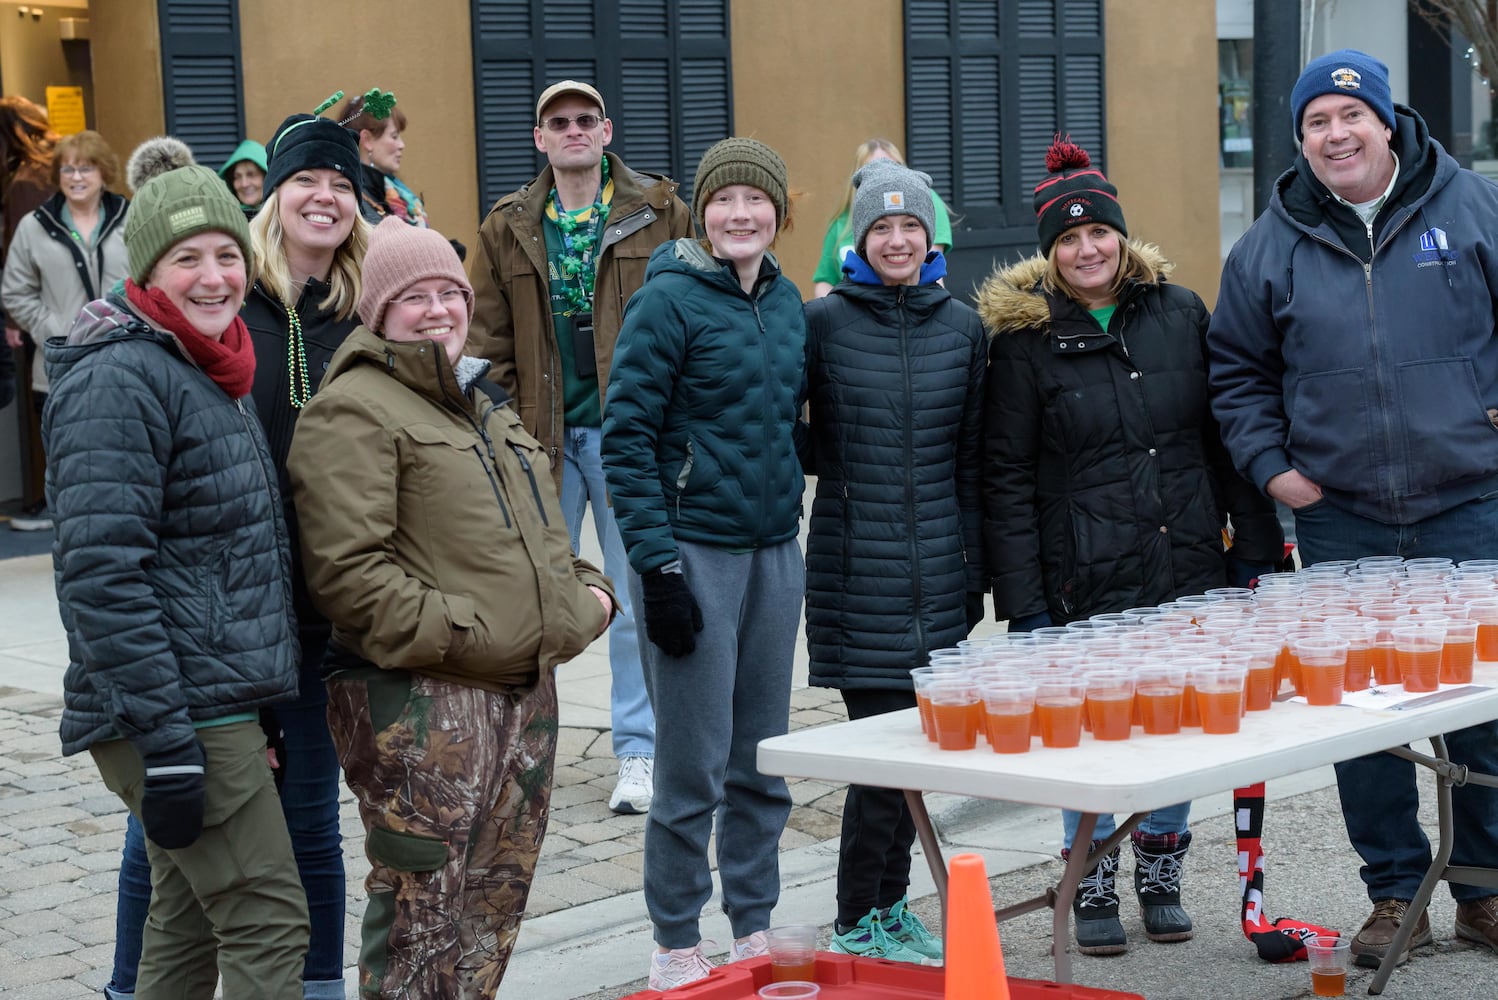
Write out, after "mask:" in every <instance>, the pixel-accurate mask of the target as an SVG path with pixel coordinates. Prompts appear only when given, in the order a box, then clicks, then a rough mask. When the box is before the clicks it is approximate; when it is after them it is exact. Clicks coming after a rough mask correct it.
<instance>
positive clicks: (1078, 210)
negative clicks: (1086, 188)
mask: <svg viewBox="0 0 1498 1000" xmlns="http://www.w3.org/2000/svg"><path fill="white" fill-rule="evenodd" d="M1085 211H1087V209H1086V208H1085V207H1084V206H1083V204H1082V203H1081V202H1080V201H1074V202H1072V206H1071V208H1068V209H1067V212H1069V213H1070V214H1071V217H1072V218H1073V219H1080V218H1081V217H1082V213H1083V212H1085Z"/></svg>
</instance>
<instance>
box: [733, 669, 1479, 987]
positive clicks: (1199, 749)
mask: <svg viewBox="0 0 1498 1000" xmlns="http://www.w3.org/2000/svg"><path fill="white" fill-rule="evenodd" d="M1391 700H1392V699H1391ZM1495 718H1498V664H1478V666H1477V668H1476V671H1475V675H1474V678H1473V683H1472V685H1470V686H1467V687H1463V688H1453V689H1450V690H1447V689H1445V688H1443V690H1442V691H1441V692H1438V693H1437V694H1436V695H1432V696H1427V697H1426V698H1424V699H1422V700H1421V701H1420V702H1417V703H1411V704H1408V705H1406V706H1403V707H1401V708H1399V709H1397V710H1387V709H1383V710H1369V709H1362V708H1355V707H1352V706H1349V705H1340V706H1336V707H1326V708H1322V707H1312V706H1309V705H1305V704H1299V703H1296V702H1289V701H1280V702H1277V703H1276V704H1275V705H1274V707H1273V708H1271V709H1270V710H1269V711H1266V712H1250V713H1248V715H1247V716H1246V717H1245V718H1244V719H1243V721H1242V729H1241V731H1240V732H1239V733H1237V734H1235V735H1230V736H1218V735H1210V736H1209V735H1205V734H1203V733H1202V732H1201V731H1200V730H1188V731H1183V732H1182V733H1180V734H1178V735H1172V736H1146V735H1142V734H1141V732H1140V730H1139V729H1138V727H1136V728H1135V730H1134V734H1133V738H1131V739H1129V740H1127V741H1123V742H1099V741H1096V740H1093V739H1092V738H1091V736H1090V735H1088V734H1083V737H1082V745H1081V746H1079V747H1076V748H1074V749H1068V750H1062V749H1050V748H1044V747H1041V745H1040V742H1039V740H1036V741H1035V742H1034V745H1033V748H1032V749H1031V751H1030V752H1029V753H1024V754H997V753H994V752H993V751H991V750H990V749H989V748H988V746H987V745H986V744H984V743H983V742H982V741H981V740H980V742H979V744H978V747H977V749H975V750H963V751H944V750H938V749H937V747H936V745H935V744H934V743H931V742H930V741H928V740H927V739H926V737H925V736H924V735H922V733H921V728H920V722H919V720H918V718H917V715H916V711H915V710H914V709H910V710H907V711H903V712H892V713H890V714H888V715H878V716H873V717H870V718H866V719H860V720H858V721H856V722H842V723H835V724H832V725H826V726H820V727H817V728H814V729H802V730H798V731H797V732H794V733H789V734H787V735H785V736H777V737H774V738H772V739H768V740H764V741H763V742H761V743H760V745H759V757H758V762H759V769H760V770H761V771H762V772H764V773H766V774H779V775H785V776H788V777H798V778H819V779H822V780H824V781H835V782H855V783H858V784H862V785H875V786H878V787H882V788H898V789H901V790H903V791H904V792H905V798H906V801H907V802H908V803H909V805H910V811H911V813H912V815H913V816H914V818H915V823H916V829H917V830H918V832H919V834H920V838H921V846H922V847H923V848H924V850H925V853H926V859H927V861H928V863H929V864H930V866H931V874H932V877H933V878H934V879H935V880H936V885H937V891H938V893H939V894H940V896H941V900H942V906H943V909H944V910H945V906H946V865H945V863H944V861H943V859H942V856H941V847H940V845H939V844H938V843H937V840H936V835H935V832H934V831H933V830H932V828H931V819H930V816H929V815H928V814H927V812H926V806H925V801H924V799H923V794H924V793H925V792H948V793H951V794H956V795H969V796H976V797H979V798H988V799H1003V800H1007V801H1011V802H1024V803H1029V804H1032V805H1040V806H1053V807H1055V808H1058V809H1062V808H1064V809H1073V810H1076V811H1078V812H1081V813H1082V814H1083V816H1082V821H1081V823H1080V825H1079V826H1078V829H1077V834H1076V840H1077V842H1078V843H1083V844H1085V843H1089V842H1090V841H1091V839H1092V832H1093V829H1094V828H1095V826H1096V823H1097V817H1098V815H1099V814H1101V813H1124V814H1129V815H1130V818H1129V820H1128V821H1127V822H1124V823H1121V824H1120V825H1119V827H1118V831H1117V833H1115V834H1114V836H1113V837H1111V838H1109V840H1107V841H1106V842H1105V843H1104V845H1103V847H1102V849H1101V850H1099V851H1098V852H1096V853H1095V854H1094V855H1092V857H1091V859H1089V858H1088V856H1087V853H1086V852H1085V851H1075V852H1072V855H1071V858H1070V860H1069V861H1068V862H1067V864H1066V867H1065V870H1064V874H1063V876H1062V878H1061V881H1060V883H1059V884H1058V885H1057V886H1056V887H1055V888H1053V889H1050V890H1048V891H1047V892H1046V894H1045V895H1044V896H1039V897H1036V898H1034V899H1031V900H1026V901H1024V902H1021V903H1016V904H1014V905H1012V906H1008V907H1005V908H1003V909H1001V910H1000V911H999V913H998V915H999V919H1000V920H1003V919H1007V918H1009V917H1014V916H1018V915H1020V914H1022V913H1028V912H1030V911H1032V910H1036V909H1041V908H1043V907H1045V906H1051V907H1053V909H1054V911H1055V913H1054V916H1053V921H1052V943H1051V951H1052V955H1053V957H1054V962H1055V970H1056V981H1057V982H1063V983H1065V982H1070V981H1071V960H1070V958H1069V956H1068V955H1067V950H1066V943H1067V942H1068V941H1069V940H1070V932H1069V924H1070V918H1071V902H1072V898H1073V897H1074V896H1075V895H1076V890H1077V886H1078V884H1079V883H1080V882H1081V879H1082V877H1083V875H1085V874H1086V872H1087V871H1088V869H1089V868H1090V867H1091V866H1092V865H1095V864H1096V861H1097V859H1098V858H1099V857H1100V856H1101V855H1102V854H1104V853H1106V852H1107V851H1110V850H1112V848H1113V847H1114V846H1115V845H1117V844H1118V843H1120V842H1122V840H1123V838H1124V837H1126V836H1128V834H1129V832H1130V831H1132V830H1133V829H1134V827H1135V826H1137V825H1138V823H1139V822H1140V821H1141V820H1142V819H1143V818H1144V816H1145V815H1146V814H1148V813H1149V812H1150V811H1151V810H1154V809H1158V808H1160V807H1162V806H1168V805H1172V804H1174V803H1177V802H1186V801H1190V800H1192V799H1196V798H1199V797H1201V796H1203V795H1208V794H1211V793H1214V792H1220V791H1224V790H1227V789H1232V788H1239V787H1242V786H1244V785H1250V784H1253V783H1255V782H1258V781H1265V780H1268V779H1271V778H1277V777H1281V776H1283V775H1286V774H1294V773H1296V772H1299V771H1306V770H1310V769H1312V768H1316V767H1321V766H1323V765H1326V764H1332V763H1336V762H1337V761H1343V760H1350V759H1352V758H1354V757H1359V756H1362V755H1363V754H1368V753H1374V752H1376V751H1380V750H1392V751H1393V752H1396V753H1398V754H1400V755H1401V756H1403V757H1406V758H1407V759H1410V760H1413V761H1415V762H1416V763H1417V764H1420V765H1423V766H1426V767H1430V768H1431V769H1432V770H1434V771H1435V772H1436V775H1437V777H1438V781H1437V794H1438V814H1439V825H1440V838H1439V844H1438V846H1437V848H1436V850H1435V852H1434V856H1433V861H1432V864H1431V868H1430V870H1429V872H1428V873H1427V875H1426V877H1425V881H1424V883H1423V884H1422V885H1421V887H1420V892H1419V894H1418V896H1417V897H1416V899H1415V900H1414V901H1413V903H1412V905H1411V908H1410V911H1409V914H1410V915H1409V916H1408V917H1407V918H1406V919H1405V920H1404V922H1403V924H1402V926H1401V928H1400V937H1399V938H1396V940H1395V941H1394V942H1393V944H1392V945H1391V946H1390V948H1389V955H1388V957H1387V958H1386V959H1385V961H1384V963H1383V964H1382V965H1381V966H1380V967H1379V970H1378V974H1377V975H1376V976H1375V977H1374V980H1373V982H1372V983H1371V984H1370V986H1369V990H1368V992H1369V993H1374V994H1376V993H1380V992H1382V990H1383V987H1384V983H1385V982H1387V980H1388V977H1389V973H1390V972H1392V971H1393V968H1394V962H1393V960H1394V958H1396V957H1397V956H1398V954H1399V953H1400V952H1402V951H1403V950H1404V947H1405V945H1406V943H1407V941H1408V938H1409V936H1410V934H1411V933H1412V932H1413V930H1414V926H1415V923H1416V920H1417V919H1418V917H1419V914H1420V913H1421V911H1423V909H1424V908H1425V905H1426V904H1427V903H1428V902H1429V901H1430V896H1431V893H1432V892H1433V891H1434V889H1435V884H1436V883H1437V882H1438V881H1440V880H1442V879H1452V880H1455V881H1461V882H1466V883H1470V884H1475V885H1490V886H1493V887H1494V888H1498V869H1490V868H1481V869H1472V868H1452V867H1448V865H1447V862H1448V860H1449V859H1450V856H1451V841H1452V830H1451V826H1452V815H1451V789H1452V787H1453V786H1455V785H1460V784H1465V783H1468V782H1471V783H1474V784H1484V785H1491V786H1495V787H1498V779H1495V778H1494V777H1492V776H1485V775H1477V774H1469V773H1468V771H1467V769H1466V768H1465V767H1463V766H1462V765H1460V764H1452V763H1451V761H1450V758H1449V756H1448V755H1447V751H1446V743H1445V740H1444V739H1443V738H1442V736H1441V734H1443V733H1448V732H1452V731H1454V730H1458V729H1462V728H1464V727H1466V726H1471V725H1475V724H1477V723H1480V722H1487V721H1489V720H1492V719H1495ZM1426 738H1429V739H1430V740H1431V746H1432V751H1433V752H1432V754H1430V755H1426V754H1419V753H1416V752H1414V751H1412V750H1410V749H1408V747H1407V746H1406V744H1408V743H1410V742H1411V741H1414V740H1419V739H1426Z"/></svg>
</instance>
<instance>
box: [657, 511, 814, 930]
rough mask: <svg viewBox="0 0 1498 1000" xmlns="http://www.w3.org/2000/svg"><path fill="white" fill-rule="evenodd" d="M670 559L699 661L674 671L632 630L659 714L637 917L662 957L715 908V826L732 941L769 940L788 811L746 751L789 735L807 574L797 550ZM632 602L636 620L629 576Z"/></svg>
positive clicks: (780, 789)
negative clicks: (686, 598)
mask: <svg viewBox="0 0 1498 1000" xmlns="http://www.w3.org/2000/svg"><path fill="white" fill-rule="evenodd" d="M678 548H679V549H680V551H681V565H682V572H683V573H684V574H685V576H686V582H687V586H688V587H690V588H691V590H692V594H693V596H694V597H696V599H697V604H698V606H700V607H701V608H702V621H703V629H702V631H701V632H700V633H698V635H697V648H696V650H695V651H694V652H692V653H691V654H690V655H689V656H685V657H682V658H681V659H673V658H672V657H669V656H666V655H665V654H663V653H662V652H661V651H660V649H659V648H658V647H657V646H656V645H655V644H654V643H652V642H651V641H650V640H649V639H648V638H647V637H646V635H645V630H644V629H643V628H642V629H641V630H640V658H641V660H642V662H643V664H644V667H645V687H646V689H647V690H648V691H649V693H650V703H651V705H652V707H653V708H654V709H655V796H654V798H653V799H651V802H650V813H649V816H648V817H647V819H646V824H645V905H646V907H647V908H648V909H649V911H650V920H651V922H652V923H653V924H654V925H655V940H656V943H657V944H660V945H661V946H663V947H666V948H690V947H692V946H693V945H695V944H697V942H698V941H700V940H701V937H702V936H701V934H700V932H699V931H698V926H697V919H698V916H699V915H700V914H701V912H702V907H703V906H704V905H706V903H707V901H708V899H709V897H711V895H712V888H713V887H712V876H711V874H710V872H709V868H708V862H707V845H708V839H709V837H710V835H711V834H712V831H713V818H714V816H715V815H716V817H717V820H718V839H717V846H718V878H719V881H720V882H721V883H722V887H723V911H724V912H725V913H727V914H728V920H729V924H730V925H731V926H732V928H733V934H734V937H736V938H738V937H745V936H747V935H749V934H752V933H753V932H754V931H760V930H764V929H765V928H766V927H769V926H770V911H771V910H773V909H774V908H775V903H776V902H777V901H778V900H779V898H780V834H781V833H782V831H784V829H785V821H786V819H787V817H789V816H790V812H791V797H790V793H789V792H788V791H787V790H786V787H785V779H784V778H778V777H768V776H766V775H763V774H760V773H759V769H758V768H756V767H755V762H754V761H755V750H756V747H757V746H758V745H759V741H760V740H762V739H766V738H767V737H770V736H780V735H783V734H784V733H785V731H786V726H787V723H788V720H789V717H790V702H791V664H792V660H793V658H794V656H795V649H796V635H797V632H798V630H799V629H800V627H801V595H802V592H803V589H804V586H805V572H806V571H805V563H804V562H803V560H802V557H801V548H800V546H799V544H798V543H797V542H796V541H795V540H794V539H793V540H791V541H788V542H782V543H780V544H779V545H773V546H770V547H769V548H765V549H758V550H755V551H753V552H745V553H734V552H728V551H725V550H723V549H717V548H713V547H711V546H707V545H694V544H692V543H689V542H686V543H683V542H679V543H678ZM629 589H630V596H631V598H632V599H633V601H634V607H636V608H643V607H644V606H645V602H644V596H643V594H642V593H641V592H640V578H639V577H638V576H637V575H636V574H635V573H633V572H631V573H630V574H629Z"/></svg>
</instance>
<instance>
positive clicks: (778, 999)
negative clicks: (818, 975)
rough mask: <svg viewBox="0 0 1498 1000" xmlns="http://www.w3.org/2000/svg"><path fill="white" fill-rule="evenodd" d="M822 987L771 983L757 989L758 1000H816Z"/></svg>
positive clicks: (809, 984)
mask: <svg viewBox="0 0 1498 1000" xmlns="http://www.w3.org/2000/svg"><path fill="white" fill-rule="evenodd" d="M821 992H822V987H820V986H818V985H817V984H816V983H803V982H783V983H771V984H770V985H769V986H761V987H760V988H759V996H760V1000H816V996H817V994H819V993H821Z"/></svg>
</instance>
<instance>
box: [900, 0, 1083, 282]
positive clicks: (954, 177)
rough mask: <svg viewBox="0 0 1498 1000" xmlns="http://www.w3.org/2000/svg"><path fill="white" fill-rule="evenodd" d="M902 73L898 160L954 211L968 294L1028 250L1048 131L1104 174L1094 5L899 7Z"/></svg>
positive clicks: (992, 1) (1037, 1) (1070, 0)
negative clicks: (1004, 261)
mask: <svg viewBox="0 0 1498 1000" xmlns="http://www.w3.org/2000/svg"><path fill="white" fill-rule="evenodd" d="M905 70H906V91H905V111H906V115H905V120H906V136H905V143H906V148H905V155H906V158H907V159H908V161H909V162H910V164H911V165H912V166H914V167H916V168H918V169H920V170H924V171H925V172H927V173H928V174H930V175H931V177H932V180H933V181H934V182H935V185H936V190H937V193H938V194H940V195H942V197H943V198H944V199H946V201H947V203H948V206H949V207H950V208H951V210H952V215H953V227H954V229H956V230H957V231H958V232H957V233H956V234H955V235H954V242H955V244H956V249H955V251H954V253H953V255H952V260H950V261H949V265H950V266H951V268H952V273H953V275H954V276H955V277H957V278H958V280H957V281H956V282H955V283H954V284H953V285H952V287H961V286H965V285H966V284H968V281H967V280H965V279H968V278H977V277H981V276H982V275H986V273H987V270H988V269H989V268H990V267H991V263H992V259H993V258H994V257H1001V256H1012V255H1013V253H1028V252H1030V251H1032V250H1033V249H1034V245H1035V217H1034V214H1033V210H1032V208H1031V193H1032V191H1033V189H1034V187H1035V184H1036V183H1037V182H1038V181H1039V180H1040V179H1041V177H1042V176H1043V175H1044V174H1045V151H1046V149H1047V148H1048V147H1049V146H1050V142H1051V137H1052V136H1053V135H1054V134H1055V133H1056V132H1058V131H1059V132H1068V133H1070V134H1071V136H1072V139H1073V140H1074V141H1076V142H1077V143H1079V144H1080V145H1082V146H1083V147H1085V148H1086V149H1087V150H1088V152H1089V153H1091V155H1092V159H1093V162H1094V163H1096V164H1098V165H1099V166H1104V167H1105V164H1106V155H1107V150H1106V149H1105V148H1104V135H1105V131H1106V129H1105V125H1106V123H1105V120H1104V111H1103V109H1104V104H1103V99H1104V93H1103V0H905ZM1105 169H1106V167H1105Z"/></svg>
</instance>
